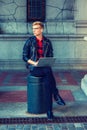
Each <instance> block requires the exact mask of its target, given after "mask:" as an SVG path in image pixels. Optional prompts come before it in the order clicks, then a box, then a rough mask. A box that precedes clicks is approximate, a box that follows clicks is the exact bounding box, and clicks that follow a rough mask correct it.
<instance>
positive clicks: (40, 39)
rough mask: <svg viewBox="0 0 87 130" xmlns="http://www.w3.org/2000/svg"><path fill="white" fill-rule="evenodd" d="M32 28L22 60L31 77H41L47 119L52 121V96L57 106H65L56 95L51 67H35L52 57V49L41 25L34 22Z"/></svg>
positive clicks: (56, 90) (57, 94)
mask: <svg viewBox="0 0 87 130" xmlns="http://www.w3.org/2000/svg"><path fill="white" fill-rule="evenodd" d="M32 27H33V34H34V36H31V37H30V38H29V39H28V40H27V41H26V43H25V45H24V47H23V60H24V61H25V62H26V63H27V66H28V68H29V70H30V73H31V75H33V76H38V77H39V76H43V78H44V83H45V87H46V99H47V101H46V106H47V117H48V119H53V117H54V116H53V112H52V95H53V96H54V99H55V101H56V103H57V104H59V105H65V102H64V101H63V99H62V98H61V97H60V95H59V93H58V89H57V88H56V82H55V79H54V76H53V72H52V69H51V67H48V66H47V67H37V64H38V60H39V58H41V57H53V48H52V44H51V41H50V40H49V39H48V38H46V37H45V36H43V30H44V25H43V23H42V22H39V21H36V22H34V23H33V24H32Z"/></svg>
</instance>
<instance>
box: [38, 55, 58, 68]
mask: <svg viewBox="0 0 87 130" xmlns="http://www.w3.org/2000/svg"><path fill="white" fill-rule="evenodd" d="M55 60H56V58H55V57H43V58H40V59H39V62H38V64H37V67H44V66H53V64H54V63H55Z"/></svg>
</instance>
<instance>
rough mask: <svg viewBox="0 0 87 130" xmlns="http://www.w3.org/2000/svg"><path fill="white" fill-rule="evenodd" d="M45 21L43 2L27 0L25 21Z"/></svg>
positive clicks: (42, 0)
mask: <svg viewBox="0 0 87 130" xmlns="http://www.w3.org/2000/svg"><path fill="white" fill-rule="evenodd" d="M36 20H40V21H44V20H45V0H27V21H28V22H29V21H36Z"/></svg>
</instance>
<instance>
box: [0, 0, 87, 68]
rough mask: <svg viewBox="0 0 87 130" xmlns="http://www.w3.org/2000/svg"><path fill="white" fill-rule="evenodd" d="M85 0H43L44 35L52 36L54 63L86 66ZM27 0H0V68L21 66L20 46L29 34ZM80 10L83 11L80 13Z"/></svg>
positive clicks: (86, 31) (70, 66)
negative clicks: (55, 58)
mask: <svg viewBox="0 0 87 130" xmlns="http://www.w3.org/2000/svg"><path fill="white" fill-rule="evenodd" d="M86 3H87V1H86V0H62V1H61V0H54V1H53V0H50V1H49V0H47V1H46V20H45V21H44V25H45V30H44V35H46V36H47V37H48V38H50V39H51V40H52V44H53V48H54V56H55V57H57V63H56V65H55V66H56V67H57V68H59V69H73V68H74V69H75V68H76V69H77V68H79V69H84V68H85V69H87V67H86V66H87V65H86V64H87V63H86V57H87V45H86V44H87V42H86V41H84V37H85V36H86V35H87V13H86V12H87V4H86ZM26 10H27V0H1V1H0V49H1V50H0V69H24V62H23V61H22V49H23V45H24V43H25V41H26V39H27V38H28V37H29V36H31V35H32V27H31V23H30V22H27V11H26ZM83 14H84V15H83Z"/></svg>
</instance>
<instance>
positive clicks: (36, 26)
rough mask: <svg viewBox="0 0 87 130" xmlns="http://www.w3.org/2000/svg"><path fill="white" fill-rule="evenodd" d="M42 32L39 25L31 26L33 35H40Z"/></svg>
mask: <svg viewBox="0 0 87 130" xmlns="http://www.w3.org/2000/svg"><path fill="white" fill-rule="evenodd" d="M42 32H43V28H41V26H40V25H34V26H33V34H34V35H35V36H40V35H42Z"/></svg>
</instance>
